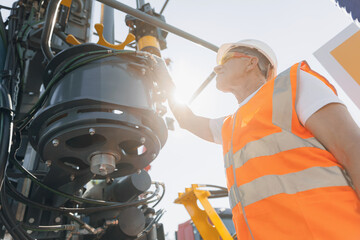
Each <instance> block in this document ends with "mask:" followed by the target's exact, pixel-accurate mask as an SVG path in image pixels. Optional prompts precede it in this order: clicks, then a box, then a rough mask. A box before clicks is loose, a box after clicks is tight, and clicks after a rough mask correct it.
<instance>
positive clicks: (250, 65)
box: [247, 57, 259, 71]
mask: <svg viewBox="0 0 360 240" xmlns="http://www.w3.org/2000/svg"><path fill="white" fill-rule="evenodd" d="M258 63H259V59H258V58H257V57H251V58H250V61H249V63H248V66H247V70H248V71H252V70H254V69H256V68H257V65H258Z"/></svg>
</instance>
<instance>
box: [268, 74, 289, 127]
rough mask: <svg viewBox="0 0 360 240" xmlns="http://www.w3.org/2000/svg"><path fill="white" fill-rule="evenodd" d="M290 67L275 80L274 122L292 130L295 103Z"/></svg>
mask: <svg viewBox="0 0 360 240" xmlns="http://www.w3.org/2000/svg"><path fill="white" fill-rule="evenodd" d="M290 69H291V68H288V69H287V70H286V71H284V72H282V73H281V74H279V76H277V77H276V79H275V80H274V81H275V82H274V92H273V99H272V101H273V102H272V105H273V110H272V122H273V124H274V125H276V126H279V127H281V128H282V129H285V130H287V131H290V132H291V123H292V104H293V103H292V97H291V96H292V92H291V81H290Z"/></svg>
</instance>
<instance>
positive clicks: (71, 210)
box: [5, 180, 158, 213]
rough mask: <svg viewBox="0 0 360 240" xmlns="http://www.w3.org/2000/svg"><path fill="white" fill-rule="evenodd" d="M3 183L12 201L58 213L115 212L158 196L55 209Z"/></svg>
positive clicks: (142, 203) (9, 184) (156, 192)
mask: <svg viewBox="0 0 360 240" xmlns="http://www.w3.org/2000/svg"><path fill="white" fill-rule="evenodd" d="M5 183H6V185H7V187H8V188H7V189H8V191H9V194H11V196H12V197H13V198H14V199H16V200H18V201H20V202H22V203H24V204H27V205H29V206H32V207H36V208H40V209H44V210H47V211H55V212H60V213H75V212H77V213H92V212H97V211H108V210H115V209H120V208H124V207H131V206H139V205H144V204H147V203H148V201H149V200H150V199H152V198H153V197H154V196H155V195H157V194H158V191H155V192H154V193H153V194H152V195H151V196H150V197H147V198H145V199H142V200H138V201H133V202H129V203H117V204H114V205H110V206H104V207H87V208H66V207H59V208H56V207H52V206H47V205H44V204H41V203H38V202H34V201H32V200H30V199H28V198H26V197H25V196H24V195H22V194H21V193H19V192H18V191H17V190H16V188H15V187H14V186H12V184H11V183H10V182H9V181H8V180H6V181H5Z"/></svg>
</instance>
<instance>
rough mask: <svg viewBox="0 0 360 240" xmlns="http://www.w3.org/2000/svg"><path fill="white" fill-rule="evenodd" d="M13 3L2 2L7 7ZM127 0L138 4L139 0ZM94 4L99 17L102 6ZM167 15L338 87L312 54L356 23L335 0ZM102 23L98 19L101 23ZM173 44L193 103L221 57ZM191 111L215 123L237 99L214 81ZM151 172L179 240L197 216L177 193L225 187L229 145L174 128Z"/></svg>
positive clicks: (202, 7) (211, 2) (121, 32)
mask: <svg viewBox="0 0 360 240" xmlns="http://www.w3.org/2000/svg"><path fill="white" fill-rule="evenodd" d="M8 2H9V1H8V0H0V3H1V4H4V5H8V4H7V3H8ZM121 2H123V3H125V4H128V5H129V6H132V7H135V6H136V4H135V0H131V1H130V0H127V1H121ZM164 2H165V0H162V1H159V0H154V1H150V4H151V6H152V7H155V10H156V11H157V12H159V11H160V9H161V7H162V5H163V3H164ZM95 6H96V7H95V11H98V12H99V11H100V8H99V5H95ZM164 16H165V19H166V22H167V23H168V24H171V25H173V26H175V27H177V28H180V29H182V30H184V31H188V32H189V33H191V34H193V35H196V36H198V37H200V38H202V39H204V40H207V41H209V42H211V43H213V44H215V45H217V46H219V45H221V44H222V43H226V42H236V41H239V40H241V39H248V38H254V39H259V40H262V41H265V42H266V43H268V44H269V45H270V46H271V47H272V48H273V50H274V51H275V53H276V54H277V58H278V63H279V66H278V72H281V71H283V70H285V69H287V68H288V67H290V66H291V65H292V64H294V63H296V62H298V61H301V60H306V61H307V62H308V63H309V64H310V66H311V67H312V68H313V69H314V70H316V71H318V72H319V73H320V74H322V75H324V76H325V77H327V78H328V80H329V81H330V82H332V83H333V84H334V85H335V86H336V83H334V79H332V78H331V77H330V75H329V74H328V73H327V72H326V70H325V69H324V68H323V67H322V66H321V64H320V63H319V62H318V61H317V60H316V59H315V57H314V56H313V55H312V54H313V53H314V52H315V51H316V50H318V49H319V48H320V47H321V46H323V45H324V44H325V43H326V42H327V41H329V40H330V39H331V38H333V37H334V36H335V35H336V34H338V33H339V32H340V31H342V30H343V29H344V28H346V27H347V26H348V25H349V24H351V23H352V20H351V18H350V16H348V15H347V14H345V12H344V11H342V10H341V9H339V8H338V7H337V6H335V4H334V3H333V1H331V0H316V1H314V0H273V1H267V0H222V1H215V0H196V1H194V0H192V1H191V0H178V1H176V0H170V1H169V3H168V5H167V7H166V9H165V11H164ZM97 22H99V21H98V20H96V19H95V20H94V23H97ZM115 26H116V31H115V32H116V39H117V40H119V41H123V40H124V39H125V35H126V34H127V32H128V29H127V28H126V26H125V24H124V14H121V13H117V14H116V23H115ZM94 41H97V39H96V37H95V38H94ZM167 45H168V49H166V50H164V51H163V52H162V55H163V57H168V58H170V59H171V60H172V62H173V63H172V65H171V69H170V70H171V73H172V76H173V79H174V82H175V84H176V85H177V87H178V89H179V92H180V95H182V96H183V97H184V98H185V99H186V98H187V99H188V98H189V97H190V96H191V95H192V93H193V92H194V91H195V90H196V89H197V87H198V86H199V85H200V84H201V83H202V82H203V81H204V80H205V79H206V77H207V76H208V75H209V74H210V72H211V71H212V69H213V67H214V66H215V57H216V54H215V53H214V52H212V51H211V50H208V49H206V48H204V47H201V46H198V45H195V44H193V43H191V42H189V41H188V40H185V39H182V38H180V37H178V36H175V35H173V34H171V33H169V35H168V37H167ZM337 90H338V92H339V96H340V98H341V99H342V100H343V101H344V102H345V104H346V105H347V106H348V108H349V110H350V111H351V113H352V114H353V116H355V117H356V118H357V119H359V116H360V115H359V111H358V109H357V108H356V107H355V106H354V105H353V104H352V103H351V102H350V101H349V99H348V98H347V97H346V96H345V94H344V93H343V92H342V91H341V89H340V88H339V87H337ZM191 108H192V110H193V111H194V112H195V113H196V114H198V115H202V116H206V117H210V118H215V117H221V116H225V115H229V114H232V113H233V112H234V111H235V110H236V108H237V102H236V100H235V98H234V97H233V96H232V95H231V94H224V93H221V92H219V91H218V90H216V88H215V84H214V81H213V82H212V83H211V84H210V85H209V86H208V87H207V88H206V89H205V91H204V92H203V93H202V94H201V95H200V96H199V97H198V99H196V100H195V101H194V102H193V104H192V105H191ZM169 115H171V114H169ZM357 122H359V121H357ZM149 173H150V175H151V177H152V179H153V180H156V181H162V182H164V183H165V184H166V195H165V197H164V199H163V201H162V202H161V203H160V204H159V205H158V206H157V209H159V208H165V209H166V211H167V212H166V214H165V215H164V217H163V218H162V220H161V222H162V223H163V224H164V227H165V231H166V232H170V234H169V235H170V237H171V238H170V239H173V238H174V237H173V231H174V230H176V229H177V225H178V224H180V223H182V222H184V221H186V220H188V219H189V218H190V217H189V215H188V213H187V212H186V210H185V208H184V207H183V206H182V205H177V204H174V203H173V201H174V200H175V199H176V198H177V193H178V192H182V191H184V189H185V187H189V186H190V185H191V184H192V183H203V184H215V185H222V186H225V174H224V168H223V161H222V148H221V146H220V145H216V144H213V143H208V142H205V141H203V140H200V139H198V138H196V137H195V136H193V135H192V134H190V133H188V132H186V131H185V130H182V129H180V128H179V127H178V126H176V130H175V131H169V137H168V140H167V143H166V145H165V146H164V148H163V149H162V151H161V152H160V154H159V156H158V157H157V158H156V159H155V160H154V162H153V163H152V169H151V170H150V172H149ZM211 202H212V203H213V204H212V205H213V206H214V207H229V204H228V200H227V199H219V200H211Z"/></svg>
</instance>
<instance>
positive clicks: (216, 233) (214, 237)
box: [175, 184, 233, 240]
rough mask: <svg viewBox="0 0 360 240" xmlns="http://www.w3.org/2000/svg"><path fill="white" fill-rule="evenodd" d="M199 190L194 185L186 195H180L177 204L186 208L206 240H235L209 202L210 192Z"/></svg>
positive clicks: (186, 191)
mask: <svg viewBox="0 0 360 240" xmlns="http://www.w3.org/2000/svg"><path fill="white" fill-rule="evenodd" d="M198 188H199V185H197V184H192V185H191V188H186V189H185V192H184V193H179V197H178V198H177V199H176V200H175V203H177V204H183V205H184V206H185V208H186V210H187V211H188V213H189V215H190V217H191V219H192V221H193V223H194V224H195V226H196V228H197V229H198V231H199V233H200V235H201V237H202V238H203V239H204V240H219V239H222V240H231V239H233V238H232V236H231V235H230V233H229V231H228V230H227V228H226V226H225V225H224V223H223V222H222V221H221V218H220V217H219V215H218V214H217V213H216V211H215V209H214V208H213V207H212V206H211V204H210V202H209V200H208V197H209V196H210V195H211V194H210V192H209V191H205V190H200V189H198ZM197 200H199V202H200V203H201V205H202V206H203V208H204V210H202V209H200V208H199V206H198V204H197Z"/></svg>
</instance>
